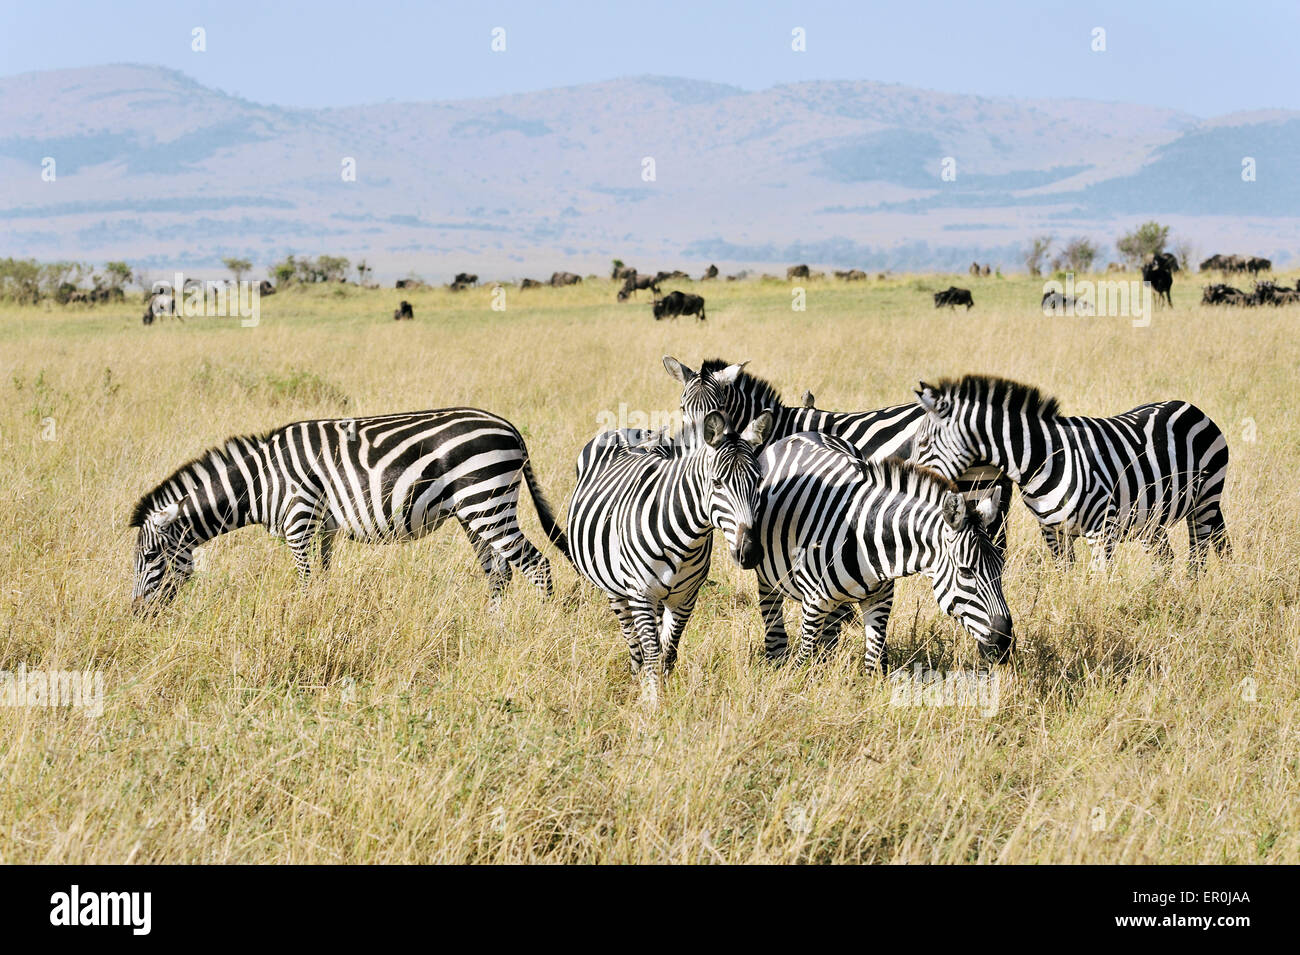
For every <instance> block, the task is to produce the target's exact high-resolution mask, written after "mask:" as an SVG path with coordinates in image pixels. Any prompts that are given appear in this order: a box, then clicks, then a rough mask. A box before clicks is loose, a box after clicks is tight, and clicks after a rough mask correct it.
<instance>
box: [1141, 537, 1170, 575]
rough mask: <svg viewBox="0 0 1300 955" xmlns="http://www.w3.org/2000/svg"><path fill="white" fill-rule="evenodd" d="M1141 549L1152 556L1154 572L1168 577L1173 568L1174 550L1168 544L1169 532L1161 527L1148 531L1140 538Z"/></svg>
mask: <svg viewBox="0 0 1300 955" xmlns="http://www.w3.org/2000/svg"><path fill="white" fill-rule="evenodd" d="M1142 549H1143V550H1144V551H1146V552H1147V553H1148V554H1152V555H1153V556H1154V559H1155V562H1156V570H1157V571H1159V572H1160V573H1161V574H1163V575H1165V576H1168V575H1169V572H1170V571H1171V570H1173V568H1174V548H1173V546H1172V545H1171V544H1170V543H1169V532H1168V531H1167V530H1165V528H1163V527H1157V528H1155V529H1154V530H1151V531H1148V532H1147V533H1146V534H1145V535H1144V536H1143V538H1142Z"/></svg>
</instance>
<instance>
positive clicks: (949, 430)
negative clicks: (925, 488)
mask: <svg viewBox="0 0 1300 955" xmlns="http://www.w3.org/2000/svg"><path fill="white" fill-rule="evenodd" d="M916 401H917V404H919V405H920V406H921V407H922V408H923V409H925V414H924V415H923V416H922V418H921V421H920V423H919V424H918V425H917V428H916V433H915V435H914V436H913V438H912V456H911V458H910V460H911V461H912V462H913V463H914V464H919V465H920V466H921V467H925V468H930V469H931V470H932V471H938V472H939V473H940V474H942V475H943V476H944V477H946V478H947V479H948V480H950V481H954V480H956V479H957V475H959V474H961V473H962V472H963V471H965V470H966V469H967V468H968V467H970V465H971V463H972V462H973V461H974V459H975V454H976V452H975V441H974V440H973V436H972V435H971V434H969V433H968V431H967V428H966V421H965V418H964V416H963V415H962V414H960V413H959V412H958V411H957V410H956V407H957V401H956V398H955V396H954V395H953V394H952V392H951V390H950V389H948V388H943V387H940V388H936V387H935V386H934V385H927V384H926V383H925V382H921V387H920V388H918V389H917V391H916Z"/></svg>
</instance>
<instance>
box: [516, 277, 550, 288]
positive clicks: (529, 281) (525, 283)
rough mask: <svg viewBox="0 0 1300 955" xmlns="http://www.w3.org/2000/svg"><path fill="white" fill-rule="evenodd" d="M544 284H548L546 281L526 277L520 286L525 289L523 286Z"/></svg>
mask: <svg viewBox="0 0 1300 955" xmlns="http://www.w3.org/2000/svg"><path fill="white" fill-rule="evenodd" d="M544 284H546V283H544V282H539V281H537V279H524V280H523V281H522V282H520V283H519V287H520V288H521V289H523V288H541V287H542V286H543V285H544Z"/></svg>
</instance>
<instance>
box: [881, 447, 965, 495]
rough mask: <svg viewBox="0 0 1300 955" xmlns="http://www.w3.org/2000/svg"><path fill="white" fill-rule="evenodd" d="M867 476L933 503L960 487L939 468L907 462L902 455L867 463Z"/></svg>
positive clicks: (891, 487)
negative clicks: (938, 469) (934, 469)
mask: <svg viewBox="0 0 1300 955" xmlns="http://www.w3.org/2000/svg"><path fill="white" fill-rule="evenodd" d="M862 467H863V472H864V476H865V477H866V478H867V480H868V481H870V482H871V483H873V484H880V485H883V486H884V487H887V488H889V489H890V490H893V491H898V492H899V493H902V494H907V495H909V496H911V497H919V498H922V499H924V500H926V501H929V502H930V503H931V504H939V503H940V502H941V501H942V500H943V496H944V495H945V494H947V493H949V492H950V491H956V490H958V488H957V485H956V484H955V483H954V482H952V481H950V480H948V479H947V478H946V477H944V476H943V475H942V474H940V473H939V472H938V471H933V470H931V469H930V468H927V467H922V466H921V465H919V464H913V463H912V462H911V461H904V460H903V459H902V458H883V459H881V460H879V461H865V462H863V465H862Z"/></svg>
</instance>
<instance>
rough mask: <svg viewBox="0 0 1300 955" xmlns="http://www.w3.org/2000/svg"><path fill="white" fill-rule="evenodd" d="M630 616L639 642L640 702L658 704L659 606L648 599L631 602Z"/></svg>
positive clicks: (659, 669) (660, 672)
mask: <svg viewBox="0 0 1300 955" xmlns="http://www.w3.org/2000/svg"><path fill="white" fill-rule="evenodd" d="M630 609H631V612H632V618H633V620H634V621H635V622H636V633H637V639H638V640H640V642H641V702H643V703H645V704H647V705H648V706H658V705H659V690H660V688H661V687H662V685H663V673H662V668H661V660H660V655H659V607H658V605H657V604H656V603H655V602H653V601H650V600H638V601H636V602H635V603H633V604H631V608H630Z"/></svg>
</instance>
